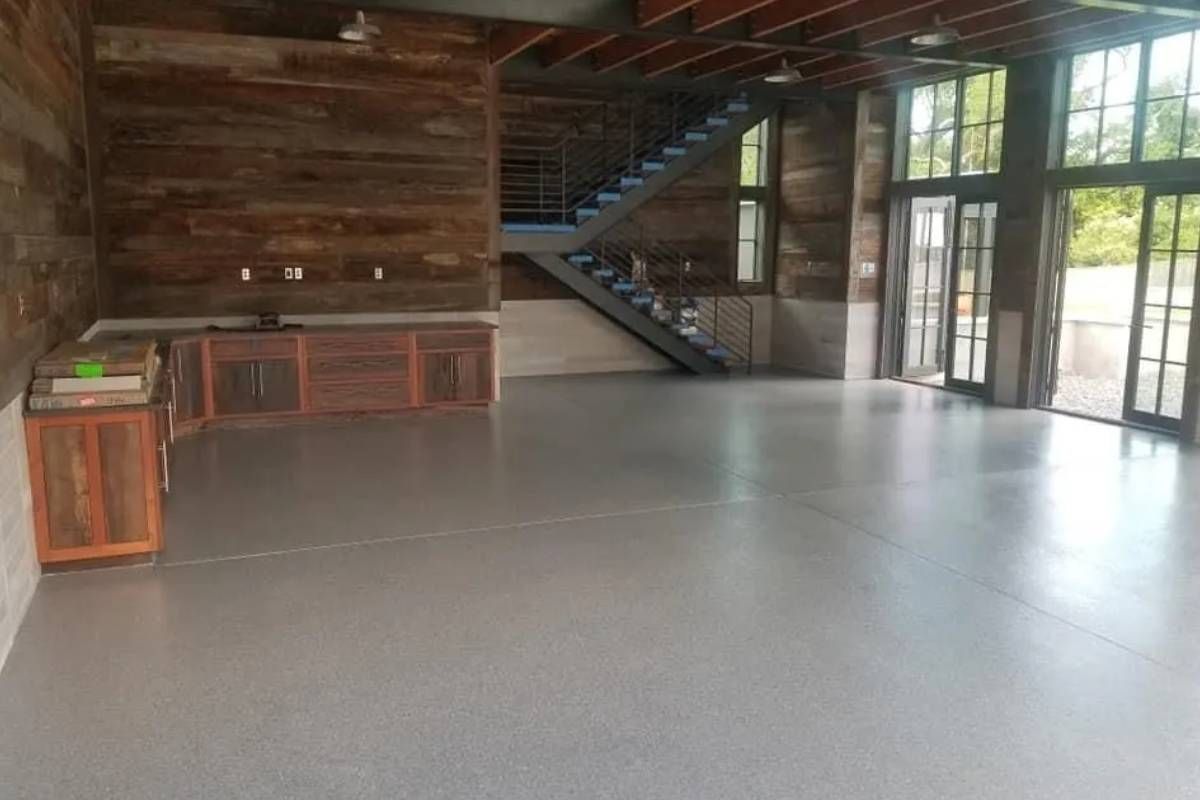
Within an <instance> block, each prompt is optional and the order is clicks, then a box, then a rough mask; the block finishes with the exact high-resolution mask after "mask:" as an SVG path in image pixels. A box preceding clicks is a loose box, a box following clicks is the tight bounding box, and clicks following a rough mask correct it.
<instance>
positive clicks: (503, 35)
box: [488, 25, 554, 64]
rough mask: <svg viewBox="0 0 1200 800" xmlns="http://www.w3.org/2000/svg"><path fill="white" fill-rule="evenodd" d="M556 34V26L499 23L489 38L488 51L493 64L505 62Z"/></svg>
mask: <svg viewBox="0 0 1200 800" xmlns="http://www.w3.org/2000/svg"><path fill="white" fill-rule="evenodd" d="M553 35H554V28H541V27H538V26H535V25H497V26H496V28H495V30H493V31H492V35H491V37H490V38H489V39H488V53H489V54H490V56H491V59H492V63H493V64H503V63H504V62H505V61H508V60H509V59H510V58H512V57H513V56H516V55H520V54H521V53H523V52H525V51H526V50H528V49H529V48H531V47H533V46H534V45H535V44H537V43H538V42H541V41H543V40H544V39H548V38H550V37H551V36H553Z"/></svg>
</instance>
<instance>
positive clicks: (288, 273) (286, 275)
mask: <svg viewBox="0 0 1200 800" xmlns="http://www.w3.org/2000/svg"><path fill="white" fill-rule="evenodd" d="M295 274H296V273H295V270H293V269H292V268H291V267H284V268H283V279H284V280H285V281H290V280H291V279H292V276H293V275H295Z"/></svg>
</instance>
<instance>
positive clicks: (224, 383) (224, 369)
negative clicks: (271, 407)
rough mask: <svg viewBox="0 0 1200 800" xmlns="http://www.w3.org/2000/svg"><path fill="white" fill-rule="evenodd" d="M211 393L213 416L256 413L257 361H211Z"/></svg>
mask: <svg viewBox="0 0 1200 800" xmlns="http://www.w3.org/2000/svg"><path fill="white" fill-rule="evenodd" d="M212 393H213V414H214V415H215V416H218V417H227V416H232V415H236V414H256V413H258V362H257V361H216V362H213V365H212Z"/></svg>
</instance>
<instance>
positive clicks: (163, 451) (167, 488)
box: [158, 442, 171, 494]
mask: <svg viewBox="0 0 1200 800" xmlns="http://www.w3.org/2000/svg"><path fill="white" fill-rule="evenodd" d="M158 456H159V460H160V461H161V463H162V482H161V483H160V484H158V488H160V489H162V490H163V491H164V492H166V493H167V494H170V493H171V467H170V466H169V465H168V463H167V443H166V442H159V443H158Z"/></svg>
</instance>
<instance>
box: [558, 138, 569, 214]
mask: <svg viewBox="0 0 1200 800" xmlns="http://www.w3.org/2000/svg"><path fill="white" fill-rule="evenodd" d="M558 164H559V191H560V194H559V200H560V201H561V202H562V222H563V224H564V225H566V224H567V142H566V140H565V139H564V140H563V143H562V144H561V145H559V151H558Z"/></svg>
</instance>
